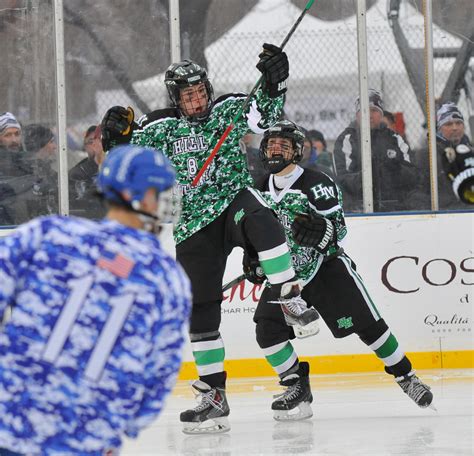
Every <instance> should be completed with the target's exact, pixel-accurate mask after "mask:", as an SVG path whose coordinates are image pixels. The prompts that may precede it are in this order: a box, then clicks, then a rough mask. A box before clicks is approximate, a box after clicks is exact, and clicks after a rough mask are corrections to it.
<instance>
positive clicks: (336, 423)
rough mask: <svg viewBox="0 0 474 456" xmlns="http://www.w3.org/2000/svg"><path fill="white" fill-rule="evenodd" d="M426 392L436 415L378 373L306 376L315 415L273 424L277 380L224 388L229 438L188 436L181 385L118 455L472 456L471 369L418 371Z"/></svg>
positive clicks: (186, 398) (186, 392) (186, 394)
mask: <svg viewBox="0 0 474 456" xmlns="http://www.w3.org/2000/svg"><path fill="white" fill-rule="evenodd" d="M418 375H419V377H420V378H421V379H422V380H423V381H425V382H426V383H428V384H429V385H430V386H431V387H432V391H433V392H434V397H435V399H434V404H435V405H436V407H437V410H438V411H437V412H436V411H433V410H431V409H420V408H418V406H416V405H415V404H414V403H413V402H412V401H411V400H410V399H409V398H408V397H407V396H405V394H404V393H403V392H402V390H401V389H400V388H399V386H398V385H396V384H395V382H394V381H393V380H392V379H391V377H389V376H388V375H386V374H384V373H381V372H380V373H368V374H367V373H366V374H339V375H314V376H311V386H312V390H313V396H314V403H313V411H314V416H313V418H312V419H310V420H307V421H301V422H295V423H279V422H277V421H275V420H273V417H272V411H271V410H270V404H271V402H272V395H273V394H276V393H278V392H279V391H280V387H279V386H278V383H277V380H276V378H275V379H273V378H257V379H239V380H229V381H228V386H227V389H228V399H229V403H230V407H231V414H230V417H229V420H230V423H231V426H232V429H231V430H230V432H229V433H227V434H217V435H201V436H200V435H198V436H187V435H185V434H183V433H182V431H181V424H180V423H179V413H180V412H181V411H183V410H184V409H186V408H189V407H190V406H194V405H193V404H194V403H193V401H194V399H193V396H192V393H191V391H190V388H189V386H188V384H187V382H179V383H178V384H177V386H176V388H175V390H174V392H173V395H172V396H171V397H170V398H169V400H168V404H167V406H166V409H165V411H164V412H163V414H162V415H161V417H160V418H159V419H158V420H157V421H156V422H155V423H154V424H153V425H152V426H151V427H150V428H148V429H147V430H146V431H145V432H143V433H142V435H141V436H140V437H139V439H137V440H134V441H127V442H126V443H125V445H124V448H123V452H122V454H124V455H130V456H132V455H133V456H141V455H159V456H161V455H186V456H204V455H205V456H235V455H292V454H307V455H318V456H326V455H331V456H336V455H342V456H345V455H350V456H357V455H361V456H362V455H364V456H366V455H377V456H384V455H400V456H414V455H440V456H441V455H442V456H458V455H473V454H474V447H473V432H474V422H473V409H474V403H473V402H474V388H473V387H474V382H473V380H474V371H473V370H469V369H466V370H458V369H455V370H453V369H444V370H430V371H419V372H418Z"/></svg>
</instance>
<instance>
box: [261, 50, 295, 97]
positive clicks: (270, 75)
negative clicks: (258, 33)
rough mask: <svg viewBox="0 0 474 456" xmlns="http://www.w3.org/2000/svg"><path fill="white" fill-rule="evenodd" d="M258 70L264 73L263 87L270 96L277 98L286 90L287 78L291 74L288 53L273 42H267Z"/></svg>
mask: <svg viewBox="0 0 474 456" xmlns="http://www.w3.org/2000/svg"><path fill="white" fill-rule="evenodd" d="M258 57H259V58H260V60H259V62H258V63H257V68H258V70H259V71H260V72H261V73H262V74H263V85H262V88H263V90H265V91H266V92H267V93H268V96H269V97H270V98H276V97H278V96H279V95H281V94H283V93H285V92H286V80H287V79H288V76H289V65H288V57H287V55H286V54H285V53H284V52H283V51H282V50H281V49H280V48H279V47H278V46H275V45H273V44H268V43H265V44H264V45H263V52H262V53H261V54H260V55H259V56H258Z"/></svg>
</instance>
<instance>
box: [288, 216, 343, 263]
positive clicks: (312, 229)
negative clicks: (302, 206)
mask: <svg viewBox="0 0 474 456" xmlns="http://www.w3.org/2000/svg"><path fill="white" fill-rule="evenodd" d="M291 232H292V234H293V238H294V240H295V242H296V243H297V244H298V245H301V246H303V247H314V248H315V249H316V250H317V251H318V252H319V253H322V254H326V253H327V251H328V249H329V247H331V245H334V243H335V242H336V230H335V229H334V225H333V224H332V222H331V221H330V220H328V219H327V218H325V217H322V216H321V215H316V214H311V215H308V214H298V215H297V216H296V217H295V219H294V220H293V223H292V224H291Z"/></svg>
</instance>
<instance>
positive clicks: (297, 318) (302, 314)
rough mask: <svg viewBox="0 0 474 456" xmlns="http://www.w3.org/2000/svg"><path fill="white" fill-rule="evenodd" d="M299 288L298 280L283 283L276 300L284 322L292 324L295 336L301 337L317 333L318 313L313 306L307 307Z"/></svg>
mask: <svg viewBox="0 0 474 456" xmlns="http://www.w3.org/2000/svg"><path fill="white" fill-rule="evenodd" d="M301 288H302V287H301V285H300V283H299V281H296V282H287V283H284V284H283V285H282V287H281V297H280V299H279V301H278V302H279V304H280V305H281V308H282V310H283V315H284V316H285V321H286V324H287V325H289V326H293V330H294V332H295V335H296V337H298V338H300V339H303V338H305V337H310V336H314V335H316V334H318V332H319V322H318V319H319V313H318V311H317V310H316V309H315V308H314V307H310V308H308V305H307V304H306V301H305V300H304V299H303V298H302V297H301Z"/></svg>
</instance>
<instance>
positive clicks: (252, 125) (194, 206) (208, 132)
mask: <svg viewBox="0 0 474 456" xmlns="http://www.w3.org/2000/svg"><path fill="white" fill-rule="evenodd" d="M245 97H246V95H245V94H242V93H232V94H228V95H224V96H222V97H219V98H218V99H217V100H216V102H215V103H214V105H213V107H212V110H211V112H210V114H209V117H208V118H207V119H206V120H205V121H203V122H200V123H190V122H189V121H187V120H186V119H185V118H184V117H181V116H180V114H179V112H178V110H176V109H163V110H158V111H154V112H152V113H150V114H147V115H145V116H143V117H142V118H141V119H140V121H139V125H140V129H138V130H136V131H135V132H134V133H133V136H132V141H131V142H132V143H133V144H140V145H142V146H150V147H154V148H156V149H160V150H162V151H163V153H164V154H165V155H166V156H167V157H168V158H169V159H170V160H171V162H172V163H173V165H174V167H175V169H176V173H177V176H176V181H177V189H178V191H179V192H180V193H181V196H182V200H181V204H182V207H181V217H180V220H179V222H178V225H177V226H176V228H175V241H176V243H179V242H182V241H184V240H185V239H187V238H188V237H189V236H191V235H192V234H194V233H196V232H197V231H199V230H200V229H202V228H204V227H205V226H206V225H208V224H209V223H211V222H212V221H213V220H215V219H216V218H217V217H218V216H219V215H220V214H222V212H223V211H224V210H225V209H226V208H227V206H229V204H230V203H231V201H232V200H233V198H234V197H235V195H236V194H237V193H238V192H239V191H240V190H242V189H244V188H246V187H248V186H250V185H251V183H252V180H251V177H250V174H249V172H248V169H247V160H246V156H245V154H244V153H243V152H242V151H241V148H240V144H239V141H240V139H241V138H242V136H244V135H245V134H247V133H249V132H254V133H263V131H264V130H265V129H267V128H268V127H269V126H271V125H272V124H273V123H275V122H276V121H277V120H278V119H279V117H280V115H281V112H282V108H283V100H284V98H283V96H280V97H277V98H273V99H271V98H269V97H268V96H267V95H266V94H265V93H264V92H262V91H261V90H258V91H257V92H256V95H255V98H254V100H253V101H252V103H250V105H249V108H248V110H247V112H246V113H244V114H243V115H242V117H241V119H240V120H238V121H237V122H236V124H235V127H234V128H233V130H232V131H231V133H230V134H229V136H228V137H227V139H226V140H225V142H224V143H223V145H222V147H221V148H220V150H219V152H218V153H217V155H216V157H215V158H214V160H213V162H212V163H211V165H210V166H209V168H208V169H207V170H206V172H205V173H204V175H203V176H202V178H201V180H200V182H199V184H198V185H197V186H196V187H192V186H191V182H192V180H193V178H194V177H195V176H196V174H197V173H198V172H199V170H200V169H201V167H202V165H203V164H204V162H205V160H206V159H207V158H208V156H209V154H210V153H211V151H212V149H213V148H214V146H215V145H216V143H217V141H218V140H219V138H220V137H221V136H222V134H223V133H224V131H225V129H226V128H227V127H228V126H229V125H230V123H231V121H232V119H233V118H234V117H235V115H236V114H237V112H238V110H239V109H240V107H241V106H242V103H243V101H244V99H245Z"/></svg>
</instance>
